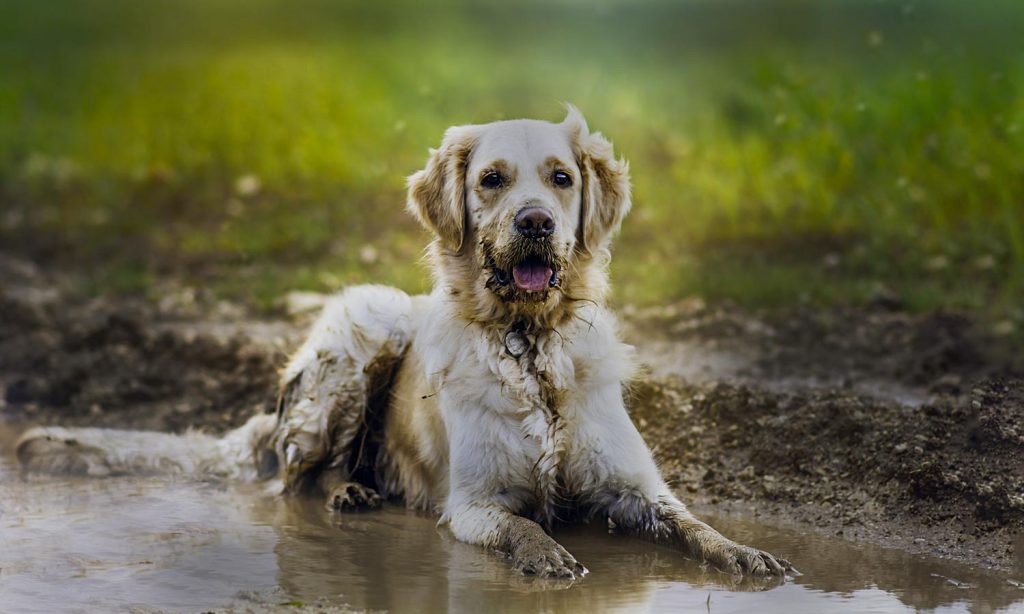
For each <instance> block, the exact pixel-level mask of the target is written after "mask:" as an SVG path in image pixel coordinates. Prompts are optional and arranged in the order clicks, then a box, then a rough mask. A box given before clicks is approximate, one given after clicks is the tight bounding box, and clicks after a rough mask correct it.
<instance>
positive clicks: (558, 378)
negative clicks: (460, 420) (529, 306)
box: [489, 333, 575, 523]
mask: <svg viewBox="0 0 1024 614" xmlns="http://www.w3.org/2000/svg"><path fill="white" fill-rule="evenodd" d="M502 341H503V344H502V347H500V348H499V351H498V352H497V353H496V355H495V354H492V356H495V359H494V360H492V361H490V363H489V367H490V370H491V372H492V374H493V375H494V376H496V377H497V378H498V380H499V382H500V389H501V398H500V400H499V402H498V407H497V408H496V409H497V410H498V411H499V412H501V413H503V414H504V415H505V417H506V418H507V419H508V420H509V422H510V423H511V424H512V425H513V428H514V429H515V430H518V431H519V439H518V442H517V443H518V444H519V445H520V446H522V450H523V452H524V454H523V458H524V459H526V460H527V462H528V463H530V466H529V467H528V468H525V469H527V474H528V476H529V480H530V484H529V487H530V490H531V491H532V495H533V499H534V500H533V501H532V502H531V503H532V505H533V507H534V509H535V510H536V512H537V514H538V516H539V518H538V520H540V521H543V522H548V523H550V521H551V520H552V517H553V514H554V508H555V507H556V503H557V502H558V501H560V500H563V499H564V496H565V493H563V492H561V490H562V487H561V484H562V483H563V477H564V476H563V475H562V469H563V466H564V463H563V461H564V459H565V454H566V449H567V447H568V442H569V439H570V437H571V434H572V430H573V425H574V416H573V415H572V414H571V412H570V403H569V400H570V398H569V396H570V394H571V391H572V390H573V389H574V387H575V372H574V367H573V362H572V360H571V358H570V357H569V356H568V355H567V354H566V352H565V348H564V345H563V343H564V341H563V338H562V337H560V336H558V335H557V334H543V333H542V334H541V335H537V336H534V335H522V337H521V338H520V339H509V336H508V335H506V336H505V338H504V339H503V340H502ZM520 469H522V468H520Z"/></svg>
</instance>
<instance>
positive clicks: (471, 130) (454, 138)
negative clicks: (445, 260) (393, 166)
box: [406, 126, 477, 253]
mask: <svg viewBox="0 0 1024 614" xmlns="http://www.w3.org/2000/svg"><path fill="white" fill-rule="evenodd" d="M476 128H477V127H476V126H455V127H452V128H449V129H448V130H447V132H445V133H444V139H443V140H442V141H441V146H440V147H439V148H438V149H431V150H430V159H429V160H428V161H427V166H426V168H424V169H423V170H421V171H418V172H416V173H413V174H412V175H411V176H410V177H409V180H408V185H409V196H408V200H407V202H406V208H407V209H408V210H409V211H410V212H411V213H412V214H413V215H415V216H416V219H418V220H419V221H420V223H421V224H423V226H424V227H425V228H426V229H427V230H429V231H430V232H432V233H434V234H435V235H437V237H438V239H440V240H441V244H442V245H443V246H444V248H445V249H447V250H450V251H452V252H456V253H458V252H459V251H461V250H462V243H463V239H465V236H466V164H467V163H468V160H469V154H470V152H472V150H473V145H474V144H475V143H476V139H477V129H476Z"/></svg>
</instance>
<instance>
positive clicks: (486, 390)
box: [19, 107, 788, 579]
mask: <svg viewBox="0 0 1024 614" xmlns="http://www.w3.org/2000/svg"><path fill="white" fill-rule="evenodd" d="M563 167H564V170H565V171H566V172H568V173H571V175H572V178H573V179H574V182H573V184H572V186H571V189H570V188H568V187H564V186H562V187H559V186H555V185H552V184H551V182H550V181H549V180H548V177H550V173H551V169H552V168H563ZM495 168H498V169H499V170H501V172H503V173H505V175H507V179H508V181H507V185H506V184H503V185H502V187H501V188H500V189H485V188H483V187H481V184H480V183H479V177H480V176H481V175H482V174H484V173H486V172H488V171H490V170H494V169H495ZM528 205H529V206H534V205H540V206H544V207H546V208H548V209H549V210H551V211H552V214H553V215H554V217H555V219H556V221H557V223H556V230H555V232H554V234H552V235H551V236H550V237H548V238H547V239H544V240H536V239H524V238H523V236H521V235H520V234H517V233H516V232H515V231H514V229H513V227H512V220H513V218H514V216H515V215H516V212H517V211H519V210H520V209H521V208H523V207H525V206H528ZM629 208H630V185H629V174H628V165H627V164H626V163H625V162H624V161H622V160H617V159H616V158H615V157H614V155H613V152H612V147H611V144H610V143H609V142H608V141H607V140H606V139H605V138H604V137H602V136H601V135H600V134H599V133H591V132H590V131H589V129H588V128H587V125H586V122H585V121H584V120H583V118H582V116H581V115H580V114H579V113H578V112H577V111H576V110H575V109H573V108H571V107H570V109H569V114H568V116H567V117H566V119H565V120H564V121H563V122H561V123H559V124H552V123H548V122H538V121H533V120H517V121H513V122H497V123H494V124H487V125H476V126H461V127H455V128H451V129H449V130H448V131H447V132H446V134H445V137H444V139H443V141H442V144H441V146H440V147H439V148H438V149H437V150H433V151H432V152H431V155H430V158H429V160H428V162H427V165H426V167H425V168H424V169H423V170H422V171H420V172H418V173H416V174H414V175H412V176H411V177H410V179H409V198H408V209H409V210H410V211H411V212H412V213H413V215H415V216H416V217H417V218H418V219H419V220H420V222H421V223H422V224H423V225H424V227H425V228H427V229H428V230H430V231H431V232H432V233H433V234H434V236H435V240H434V241H433V242H432V244H431V245H430V247H429V248H428V251H427V261H428V264H429V267H430V269H431V271H432V273H433V275H434V281H435V287H434V290H433V292H432V293H431V294H429V295H425V296H414V297H410V296H407V295H406V294H404V293H402V292H401V291H399V290H396V289H393V288H385V287H382V286H358V287H353V288H349V289H348V290H346V291H344V292H343V293H341V294H340V295H338V296H336V297H334V298H332V299H330V301H328V303H327V304H326V306H325V308H324V311H323V313H322V315H321V317H320V319H319V320H318V321H317V323H316V324H315V325H314V326H313V328H312V330H311V331H310V334H309V336H308V338H307V339H306V341H305V343H304V344H303V345H302V347H301V348H300V349H299V350H298V351H297V352H296V354H295V355H294V356H293V357H292V359H291V361H290V362H289V364H288V366H287V367H286V369H285V370H284V372H283V376H282V382H281V391H282V392H281V395H280V401H279V407H278V414H277V416H258V417H256V418H253V419H252V420H251V421H250V422H249V424H247V425H246V426H244V427H242V428H241V429H238V430H237V431H234V432H233V433H232V434H231V435H229V436H228V437H226V438H225V439H223V440H220V441H221V442H230V443H220V442H217V441H216V440H213V438H209V441H206V440H203V441H202V442H200V443H199V444H196V445H197V446H198V447H199V448H203V449H204V450H207V452H205V453H204V454H205V456H204V455H203V454H199V457H201V459H200V460H199V461H193V460H189V459H190V458H191V456H189V455H192V456H194V455H195V452H194V450H193V449H194V448H195V447H196V446H191V447H189V446H180V445H179V446H178V448H183V450H182V451H181V454H184V456H183V457H182V458H179V459H173V458H172V459H170V460H168V459H164V461H166V462H164V461H160V462H140V463H138V464H139V466H142V467H151V466H160V465H161V463H162V464H166V465H169V466H178V467H182V472H187V469H188V468H189V467H193V466H196V467H202V468H203V471H204V472H206V473H209V472H210V469H209V468H210V467H211V466H214V467H215V466H217V465H223V466H226V467H232V466H233V467H239V466H247V467H248V469H245V470H244V471H242V470H235V472H234V473H232V472H230V471H229V472H227V474H229V475H235V476H241V477H254V476H259V477H260V478H261V479H266V480H271V481H273V482H274V483H276V481H280V484H281V487H282V489H283V490H284V491H285V492H287V493H295V494H299V493H317V494H319V495H320V496H324V495H326V497H327V499H328V501H329V502H330V501H340V500H345V501H347V502H351V501H352V500H353V497H352V493H353V492H356V491H354V490H353V488H352V483H353V482H361V483H362V484H363V485H364V486H368V487H372V488H374V489H376V490H378V491H379V492H380V494H381V495H383V496H384V497H389V498H392V499H402V500H404V501H405V502H406V504H407V505H409V506H411V507H415V508H419V509H424V510H428V511H431V512H434V513H437V514H438V515H440V517H441V522H442V523H444V524H447V525H448V526H449V527H450V529H451V531H452V533H453V534H454V535H455V536H456V537H457V538H458V539H460V540H462V541H465V542H469V543H474V544H478V545H481V546H485V547H489V548H493V549H497V550H500V551H502V552H504V553H505V554H507V555H508V556H509V557H511V558H512V560H513V564H514V566H515V567H516V568H517V569H519V570H521V571H523V572H524V573H534V574H539V575H544V576H552V577H560V578H568V579H572V578H578V577H580V576H581V575H582V574H584V573H585V569H584V568H583V566H582V565H581V564H580V563H579V562H578V561H576V560H575V559H574V558H573V557H572V555H571V554H569V553H568V552H566V551H565V549H564V548H562V547H561V546H560V545H559V544H557V543H556V542H555V541H554V539H553V538H552V537H551V536H550V535H549V531H550V530H551V528H552V527H553V526H555V525H556V524H558V523H560V522H574V521H581V520H582V521H601V522H606V521H607V522H610V523H612V524H613V525H614V526H615V527H616V530H617V531H619V532H622V533H626V534H632V535H636V536H639V537H643V538H646V539H649V540H652V541H655V542H657V543H662V544H665V545H668V546H671V547H675V548H677V549H680V550H682V551H684V552H687V553H689V554H690V555H692V556H695V557H698V558H701V559H703V560H705V561H708V562H710V563H712V564H713V565H715V566H716V567H718V568H720V569H724V570H726V571H729V572H732V573H751V574H754V575H773V574H774V575H775V576H778V577H781V575H782V573H783V570H784V568H786V567H788V563H785V561H782V560H781V559H778V560H777V559H775V558H774V557H772V556H771V555H769V554H767V553H763V552H760V551H758V550H754V549H752V548H747V547H744V546H740V545H738V544H735V543H734V542H732V541H730V540H728V539H726V538H725V537H723V536H721V535H720V534H719V533H717V532H716V531H714V529H712V528H710V527H708V526H707V525H706V524H704V523H702V522H700V521H699V520H697V519H696V518H694V517H693V516H692V514H690V513H689V512H688V511H687V509H686V507H685V506H684V505H683V504H682V503H681V502H679V500H678V499H677V498H676V497H675V495H674V494H673V493H672V491H671V489H669V488H668V486H667V485H666V484H665V482H664V480H663V479H662V478H661V475H660V473H659V471H658V469H657V467H656V465H655V463H654V460H653V458H652V455H651V453H650V450H649V449H648V448H647V446H646V444H645V443H644V442H643V440H642V438H641V437H640V435H639V433H638V432H637V430H636V428H635V427H634V426H633V424H632V423H631V421H630V419H629V416H628V414H627V412H626V409H625V406H624V404H623V387H624V386H625V385H626V383H627V382H628V380H629V379H630V378H631V377H632V376H633V372H634V359H633V351H632V348H631V347H629V346H627V345H625V344H623V343H621V342H620V341H619V340H618V337H617V332H616V329H617V325H616V321H615V318H614V316H613V315H612V314H611V312H610V311H608V310H607V309H606V308H605V307H604V304H605V297H606V294H607V292H608V276H607V265H608V262H609V259H610V252H609V245H610V242H611V239H612V236H613V235H614V233H615V232H616V231H617V229H618V227H619V225H620V224H621V222H622V219H623V217H624V216H625V215H626V213H627V212H628V211H629ZM527 256H530V257H535V258H541V259H543V260H544V262H547V263H549V264H550V265H551V268H552V269H554V270H555V271H556V274H557V280H556V281H553V282H552V283H551V284H550V286H551V287H548V288H547V289H545V290H543V291H539V292H526V291H524V290H521V289H519V288H517V287H516V286H515V284H513V283H510V282H509V277H510V276H511V275H510V273H509V275H505V276H500V275H498V274H497V273H496V269H498V270H500V271H508V272H510V271H511V269H512V268H513V267H514V266H515V265H516V263H518V262H522V261H523V259H524V258H525V257H527ZM503 277H504V281H503V279H502V278H503ZM510 331H513V332H515V333H516V334H519V335H522V338H523V339H525V340H526V341H527V349H526V350H525V351H523V352H522V353H521V354H518V355H513V353H512V352H511V351H510V350H509V349H508V348H507V347H506V335H508V334H509V333H510ZM118 433H120V434H118ZM147 436H148V435H147ZM140 437H142V436H141V435H137V434H134V435H129V434H124V433H123V432H113V431H111V432H108V434H106V435H103V436H97V435H96V434H95V433H90V434H89V437H84V438H82V439H87V440H89V446H88V447H82V446H81V445H80V444H78V443H76V445H77V446H78V449H77V450H76V449H73V448H75V446H72V445H71V444H69V443H68V442H69V441H73V440H75V438H76V432H72V431H71V430H63V429H62V430H54V429H50V430H46V429H40V430H36V431H33V432H30V433H27V434H26V435H25V436H24V437H23V438H22V440H21V443H20V444H19V456H20V457H21V458H22V461H23V463H24V464H25V466H26V467H28V468H32V469H36V470H46V469H47V468H51V469H59V468H61V467H69V466H70V467H85V468H86V472H88V473H94V472H100V473H102V472H103V471H104V470H102V469H98V470H95V471H93V470H89V468H90V467H107V468H108V469H109V468H110V467H115V471H110V470H106V473H112V472H116V468H117V467H120V468H121V469H123V470H124V471H126V472H130V471H131V470H132V467H133V463H132V462H126V463H121V464H120V465H118V464H117V463H111V462H107V461H109V460H110V459H108V458H106V457H108V456H109V457H110V458H112V459H116V458H120V457H123V456H124V454H122V453H121V452H119V451H118V450H119V449H120V450H122V451H123V449H127V448H132V449H135V448H133V447H132V446H131V445H127V442H131V441H135V439H139V438H140ZM161 437H174V436H171V435H162V436H161ZM133 438H135V439H133ZM123 442H126V443H125V445H122V443H123ZM140 442H141V439H140ZM62 444H64V445H63V447H62ZM136 447H138V446H136ZM174 449H175V450H177V448H174ZM83 450H85V451H87V454H85V453H83V452H82V451H83ZM177 453H178V452H174V454H177ZM76 454H77V455H78V456H76ZM174 454H171V456H173V455H174ZM142 455H143V456H145V453H144V452H143V453H142ZM153 456H157V455H156V454H154V455H153ZM214 473H216V472H214ZM221 473H224V471H221ZM357 490H358V493H359V495H360V496H359V497H358V499H359V500H372V499H373V497H374V493H372V491H369V490H367V489H365V488H363V487H360V489H357Z"/></svg>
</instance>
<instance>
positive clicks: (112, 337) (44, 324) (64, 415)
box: [0, 290, 283, 431]
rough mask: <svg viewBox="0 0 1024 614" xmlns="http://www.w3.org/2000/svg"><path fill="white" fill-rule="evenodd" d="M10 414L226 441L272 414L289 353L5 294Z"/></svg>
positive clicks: (113, 310) (1, 364)
mask: <svg viewBox="0 0 1024 614" xmlns="http://www.w3.org/2000/svg"><path fill="white" fill-rule="evenodd" d="M0 312H3V313H4V317H3V320H2V324H0V384H2V386H3V388H2V389H3V393H2V400H3V404H4V405H5V409H4V413H5V414H6V415H8V416H10V417H13V418H17V419H23V420H28V421H33V422H41V423H57V422H59V423H60V424H65V425H84V424H88V425H94V426H111V427H119V428H145V429H156V430H171V431H181V430H184V429H186V428H188V427H203V428H205V429H207V430H211V431H222V430H224V429H227V428H229V427H232V426H236V425H238V424H240V423H241V422H242V421H244V420H245V419H246V418H247V417H248V416H250V415H252V414H253V413H254V412H260V411H269V410H271V409H272V407H273V402H274V390H275V386H276V369H277V367H279V366H280V365H281V364H282V361H283V353H282V352H281V351H280V350H279V349H277V348H275V347H274V346H273V345H267V344H264V343H254V342H253V341H252V340H251V339H250V338H249V337H248V336H245V335H242V334H228V335H224V334H215V333H214V332H209V331H204V330H203V329H202V328H199V329H197V328H195V327H190V326H188V325H181V324H179V323H175V322H174V321H173V320H169V321H168V319H167V318H165V317H163V316H161V315H159V314H158V313H157V312H156V309H155V308H154V307H153V306H151V305H149V304H148V303H145V302H142V301H135V300H121V301H110V300H91V301H82V302H75V301H71V300H68V299H67V298H62V299H61V300H59V301H53V302H41V303H40V302H33V301H31V300H28V299H26V295H25V294H24V293H21V292H17V291H16V290H15V291H9V290H8V291H3V292H2V293H0Z"/></svg>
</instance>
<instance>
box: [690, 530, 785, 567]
mask: <svg viewBox="0 0 1024 614" xmlns="http://www.w3.org/2000/svg"><path fill="white" fill-rule="evenodd" d="M700 542H701V555H702V556H703V558H704V560H706V561H707V562H708V563H710V564H711V565H713V566H714V567H716V568H717V569H719V570H721V571H724V572H726V573H730V574H733V575H742V576H753V577H759V578H769V577H777V578H784V577H785V575H786V573H787V572H789V573H797V571H796V569H794V568H793V565H791V564H790V562H789V561H787V560H786V559H781V558H778V557H776V556H774V555H772V554H769V553H767V552H765V551H763V550H758V549H757V548H751V547H750V546H744V545H742V544H737V543H736V542H734V541H732V540H730V539H727V538H725V537H722V536H721V535H720V534H718V533H713V534H705V535H702V536H701V538H700Z"/></svg>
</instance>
